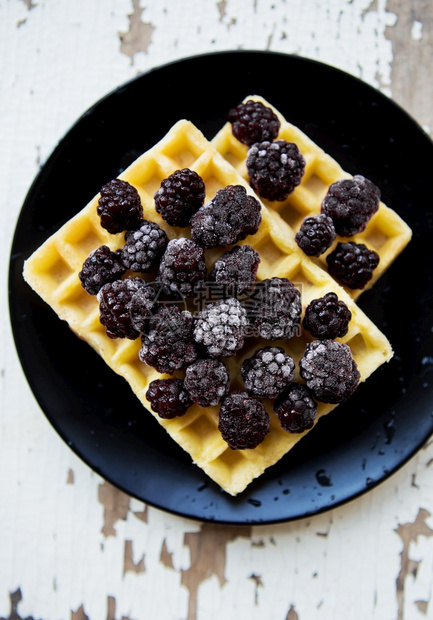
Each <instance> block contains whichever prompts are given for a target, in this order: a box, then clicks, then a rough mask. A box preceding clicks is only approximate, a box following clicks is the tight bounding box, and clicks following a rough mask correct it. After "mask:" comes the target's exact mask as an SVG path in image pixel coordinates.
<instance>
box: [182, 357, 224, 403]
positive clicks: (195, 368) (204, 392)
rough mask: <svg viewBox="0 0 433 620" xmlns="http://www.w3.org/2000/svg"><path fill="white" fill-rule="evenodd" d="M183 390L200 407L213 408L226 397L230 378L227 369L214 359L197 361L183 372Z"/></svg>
mask: <svg viewBox="0 0 433 620" xmlns="http://www.w3.org/2000/svg"><path fill="white" fill-rule="evenodd" d="M184 382H185V388H186V389H187V390H188V393H189V395H190V397H191V398H192V400H193V401H194V402H195V403H196V404H197V405H199V406H200V407H214V406H215V405H218V403H220V402H221V400H222V399H223V398H224V396H226V395H227V393H228V391H229V387H230V378H229V373H228V372H227V368H226V367H225V365H224V364H223V362H220V361H219V360H216V359H206V358H205V359H199V360H197V361H195V362H193V363H192V364H191V365H190V366H188V368H187V369H186V371H185V380H184Z"/></svg>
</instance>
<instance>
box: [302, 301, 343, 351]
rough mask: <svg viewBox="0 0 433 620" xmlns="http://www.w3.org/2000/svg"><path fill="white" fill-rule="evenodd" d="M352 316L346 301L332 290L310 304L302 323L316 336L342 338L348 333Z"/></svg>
mask: <svg viewBox="0 0 433 620" xmlns="http://www.w3.org/2000/svg"><path fill="white" fill-rule="evenodd" d="M351 318H352V313H351V311H350V310H349V308H348V307H347V305H346V304H345V303H344V301H339V299H338V297H337V295H336V294H335V293H332V292H331V293H326V295H324V296H323V297H320V298H319V299H313V301H311V302H310V303H309V304H308V306H307V308H306V309H305V315H304V320H303V322H302V325H303V327H304V328H305V329H306V330H307V331H309V332H310V334H311V335H312V336H314V338H332V339H333V338H341V337H342V336H345V335H346V334H347V331H348V329H349V322H350V319H351Z"/></svg>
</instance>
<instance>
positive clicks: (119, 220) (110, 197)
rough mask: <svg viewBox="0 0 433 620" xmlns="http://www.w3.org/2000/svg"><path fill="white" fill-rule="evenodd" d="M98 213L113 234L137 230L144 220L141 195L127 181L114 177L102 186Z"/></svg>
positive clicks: (104, 225) (106, 227) (102, 223)
mask: <svg viewBox="0 0 433 620" xmlns="http://www.w3.org/2000/svg"><path fill="white" fill-rule="evenodd" d="M97 213H98V215H99V217H100V218H101V226H102V228H105V229H106V230H108V232H109V233H111V234H116V233H120V232H123V231H124V230H135V229H136V228H138V227H139V226H140V225H141V222H142V220H143V207H142V205H141V199H140V195H139V193H138V192H137V190H136V189H135V187H134V186H133V185H131V184H130V183H128V182H127V181H122V180H121V179H113V180H112V181H110V182H109V183H107V184H106V185H104V186H103V187H102V188H101V192H100V197H99V200H98V206H97Z"/></svg>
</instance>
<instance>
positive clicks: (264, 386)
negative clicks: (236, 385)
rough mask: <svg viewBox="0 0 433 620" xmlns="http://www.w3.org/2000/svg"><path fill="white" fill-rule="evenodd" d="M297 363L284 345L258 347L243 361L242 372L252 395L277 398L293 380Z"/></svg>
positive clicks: (246, 386)
mask: <svg viewBox="0 0 433 620" xmlns="http://www.w3.org/2000/svg"><path fill="white" fill-rule="evenodd" d="M294 369H295V363H294V361H293V358H292V357H291V356H290V355H288V354H287V353H286V352H285V351H284V349H283V348H282V347H264V348H262V349H258V350H257V351H256V352H255V353H254V355H253V356H252V357H249V358H247V359H246V360H244V362H243V363H242V367H241V374H242V378H243V380H244V384H245V388H246V389H247V391H248V393H249V394H251V396H257V397H258V398H276V397H277V396H278V394H279V393H280V392H281V391H282V390H283V389H284V388H285V387H286V386H287V385H288V384H289V383H290V382H291V381H292V380H293V374H294Z"/></svg>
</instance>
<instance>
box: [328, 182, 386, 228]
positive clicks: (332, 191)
mask: <svg viewBox="0 0 433 620" xmlns="http://www.w3.org/2000/svg"><path fill="white" fill-rule="evenodd" d="M379 202H380V190H379V189H378V188H377V187H376V186H375V185H374V183H372V182H371V181H370V180H369V179H366V178H365V177H363V176H362V175H360V174H357V175H355V176H354V177H353V178H352V179H341V180H340V181H336V182H335V183H332V185H330V186H329V189H328V193H327V194H326V196H325V198H324V199H323V202H322V213H325V214H326V215H328V216H329V217H330V218H332V220H333V222H334V226H335V230H336V231H337V234H338V235H340V236H341V237H351V236H352V235H356V234H357V233H359V232H362V231H363V230H364V229H365V227H366V226H367V223H368V221H369V220H370V218H371V216H372V215H374V214H375V213H376V211H377V210H378V209H379Z"/></svg>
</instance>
